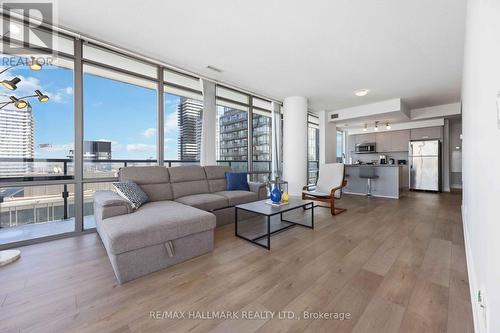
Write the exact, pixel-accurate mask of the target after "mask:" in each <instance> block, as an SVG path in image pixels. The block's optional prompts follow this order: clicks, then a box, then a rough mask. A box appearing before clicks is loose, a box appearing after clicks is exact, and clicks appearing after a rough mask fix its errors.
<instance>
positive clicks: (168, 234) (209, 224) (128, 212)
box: [94, 166, 266, 283]
mask: <svg viewBox="0 0 500 333" xmlns="http://www.w3.org/2000/svg"><path fill="white" fill-rule="evenodd" d="M226 171H230V168H229V167H225V166H205V167H200V166H181V167H171V168H166V167H162V166H146V167H125V168H122V169H120V172H119V175H118V178H119V180H120V181H133V182H135V183H137V184H138V185H139V186H140V187H141V189H142V190H143V191H144V192H146V193H147V195H148V196H149V199H150V202H148V203H146V204H144V205H143V206H141V207H140V208H139V209H137V210H136V211H132V208H131V207H130V205H129V203H128V201H127V200H125V199H123V198H122V197H121V196H119V195H118V194H117V193H115V192H112V191H98V192H96V193H95V195H94V216H95V220H96V227H97V232H98V233H99V236H100V237H101V239H102V242H103V244H104V247H105V248H106V251H107V253H108V256H109V258H110V261H111V265H112V266H113V270H114V271H115V274H116V277H117V279H118V282H119V283H124V282H127V281H130V280H132V279H135V278H137V277H139V276H142V275H145V274H148V273H151V272H154V271H157V270H160V269H162V268H165V267H168V266H171V265H174V264H176V263H179V262H182V261H185V260H187V259H190V258H193V257H195V256H199V255H201V254H204V253H207V252H210V251H211V250H212V249H213V239H214V228H215V227H216V226H220V225H224V224H228V223H232V222H233V221H234V206H235V205H237V204H241V203H245V202H251V201H256V200H261V199H264V198H265V197H266V188H265V185H264V184H260V183H252V182H250V183H249V186H250V191H226V180H225V172H226Z"/></svg>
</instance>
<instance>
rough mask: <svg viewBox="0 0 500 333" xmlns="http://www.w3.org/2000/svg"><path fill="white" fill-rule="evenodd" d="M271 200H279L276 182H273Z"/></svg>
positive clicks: (279, 192)
mask: <svg viewBox="0 0 500 333" xmlns="http://www.w3.org/2000/svg"><path fill="white" fill-rule="evenodd" d="M271 201H272V202H275V203H279V202H281V191H280V189H279V187H278V186H277V185H276V184H274V186H273V189H272V190H271Z"/></svg>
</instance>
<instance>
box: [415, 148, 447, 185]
mask: <svg viewBox="0 0 500 333" xmlns="http://www.w3.org/2000/svg"><path fill="white" fill-rule="evenodd" d="M408 160H409V163H410V168H409V170H410V190H425V191H441V142H439V140H420V141H410V146H409V151H408Z"/></svg>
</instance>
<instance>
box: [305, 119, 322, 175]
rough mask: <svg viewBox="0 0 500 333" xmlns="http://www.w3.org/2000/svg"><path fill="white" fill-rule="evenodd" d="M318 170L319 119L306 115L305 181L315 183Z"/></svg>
mask: <svg viewBox="0 0 500 333" xmlns="http://www.w3.org/2000/svg"><path fill="white" fill-rule="evenodd" d="M318 172H319V120H318V118H317V117H316V116H312V115H308V117H307V182H308V184H316V181H317V180H318Z"/></svg>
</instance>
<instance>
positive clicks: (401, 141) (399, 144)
mask: <svg viewBox="0 0 500 333" xmlns="http://www.w3.org/2000/svg"><path fill="white" fill-rule="evenodd" d="M390 133H391V150H390V151H398V152H400V151H408V143H409V142H410V130H404V131H394V132H390Z"/></svg>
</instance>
